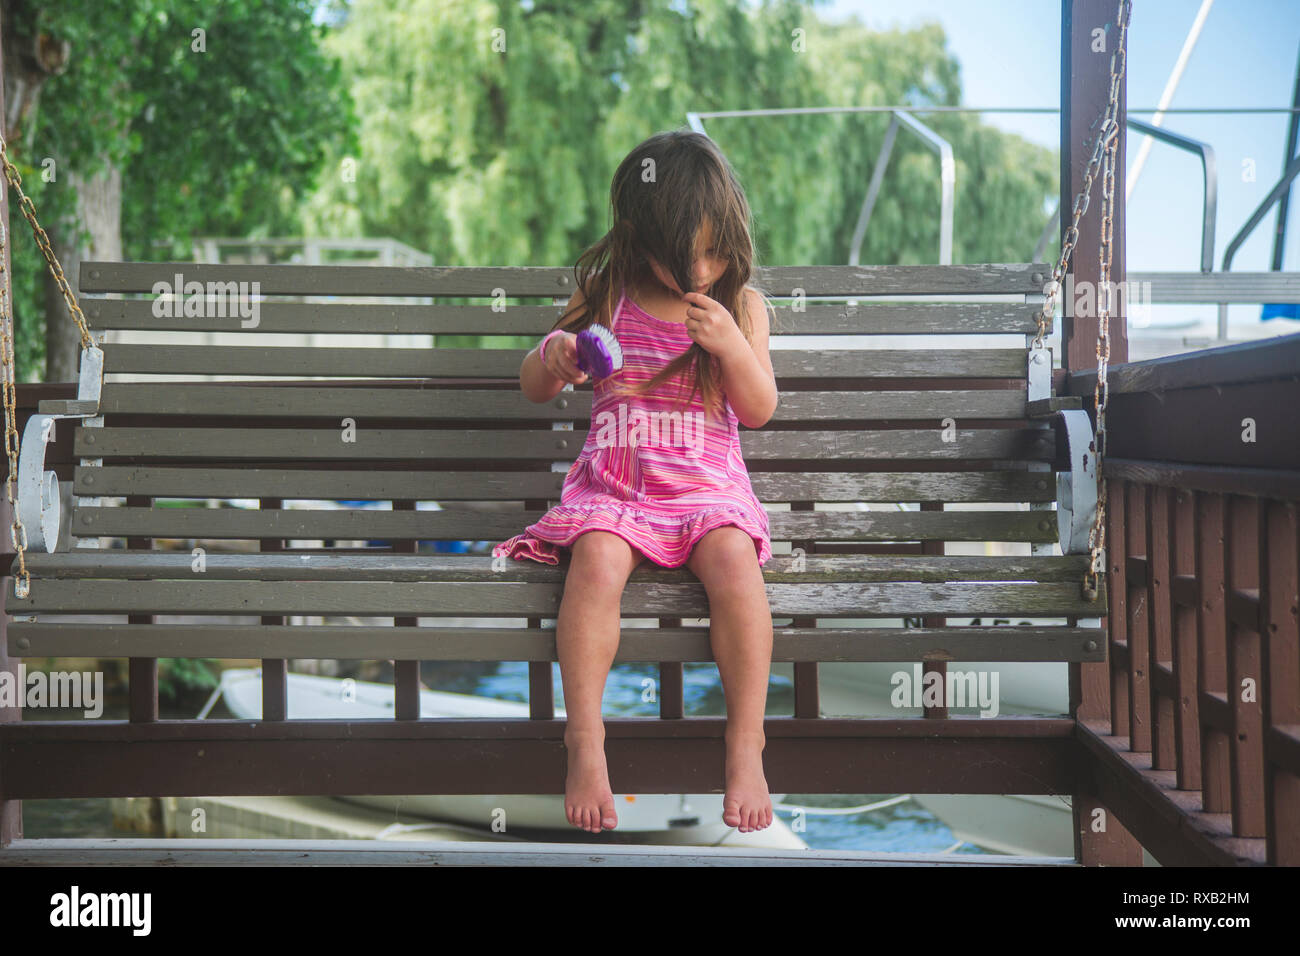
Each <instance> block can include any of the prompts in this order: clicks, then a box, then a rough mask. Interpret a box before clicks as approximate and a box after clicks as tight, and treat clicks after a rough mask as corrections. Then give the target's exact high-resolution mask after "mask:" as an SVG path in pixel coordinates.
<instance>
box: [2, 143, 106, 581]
mask: <svg viewBox="0 0 1300 956" xmlns="http://www.w3.org/2000/svg"><path fill="white" fill-rule="evenodd" d="M5 148H6V144H5V140H4V137H3V136H0V163H2V164H3V166H4V175H5V179H7V180H8V182H9V185H10V186H12V187H13V188H14V191H15V192H16V193H17V194H18V200H19V206H20V207H21V208H22V211H23V216H24V217H25V218H26V219H27V221H28V222H29V223H30V224H31V227H32V235H34V236H35V237H36V245H37V246H38V247H39V248H40V250H41V252H42V253H43V254H44V255H45V261H46V263H48V265H49V269H50V274H51V275H53V276H54V281H55V283H56V284H57V285H58V287H59V291H60V292H62V293H63V301H64V302H66V303H67V304H68V314H69V315H71V316H72V321H73V322H75V323H76V325H77V331H78V333H79V334H80V336H81V347H82V349H83V350H84V349H87V348H91V347H92V346H94V344H95V340H94V339H92V338H91V336H90V329H89V328H87V327H86V317H85V316H84V315H82V313H81V307H80V306H79V305H77V297H76V296H75V295H73V294H72V288H71V287H70V286H69V285H68V280H67V278H66V277H65V276H64V274H63V268H62V266H60V265H59V259H58V257H57V256H56V255H55V254H54V249H53V247H52V246H51V245H50V237H49V236H47V235H46V234H45V230H44V229H42V228H41V224H40V223H39V222H37V221H36V207H35V206H33V205H32V201H31V199H29V198H28V197H27V194H26V193H24V192H23V178H22V176H21V175H19V173H18V170H17V168H15V166H14V164H13V163H11V162H10V161H9V154H8V153H7V152H6V151H5ZM8 239H9V237H8V236H7V235H5V233H4V231H3V229H0V339H2V340H3V342H2V343H0V362H3V375H4V402H5V454H6V455H7V456H8V458H9V473H8V475H7V476H6V478H5V497H6V498H7V499H8V501H9V509H10V514H11V515H12V517H13V524H12V526H11V527H10V528H9V538H10V540H11V541H13V543H14V551H15V553H16V554H17V556H18V573H17V574H16V575H14V594H16V595H17V596H18V597H19V598H25V597H27V595H28V594H30V593H31V575H30V574H29V573H28V571H27V559H26V556H25V554H24V552H26V550H27V529H26V528H24V527H23V523H22V521H20V520H19V518H18V501H17V499H16V498H15V497H14V492H13V483H14V481H16V480H17V478H18V455H19V443H18V411H17V405H18V399H17V394H16V389H15V385H16V383H17V381H18V368H17V365H16V363H15V362H14V315H13V309H12V304H11V302H10V296H9V290H10V288H11V283H10V282H9V276H8V275H7V274H6V273H5V268H4V251H5V243H6V242H7V241H8Z"/></svg>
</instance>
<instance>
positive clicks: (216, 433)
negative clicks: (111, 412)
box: [73, 426, 1056, 463]
mask: <svg viewBox="0 0 1300 956" xmlns="http://www.w3.org/2000/svg"><path fill="white" fill-rule="evenodd" d="M354 437H355V439H356V440H355V441H343V440H342V438H343V431H342V429H340V428H322V429H316V428H186V429H178V428H87V427H79V428H77V430H76V436H75V439H74V442H73V450H74V454H76V455H77V456H79V457H85V458H90V457H95V458H99V457H104V458H107V457H127V456H129V457H132V458H169V459H202V460H209V461H218V460H220V459H244V460H247V459H257V460H262V461H289V460H294V459H311V460H319V461H356V460H364V461H407V460H409V461H428V460H456V459H473V460H476V461H477V460H497V461H501V460H506V461H522V460H533V461H547V462H550V461H557V460H564V461H569V462H572V461H574V460H575V459H576V458H577V456H578V454H580V453H581V451H582V448H583V445H584V443H585V442H586V440H587V430H586V429H585V428H584V429H579V428H576V427H575V428H574V429H573V430H572V431H551V430H549V429H547V430H542V429H529V430H521V429H505V428H503V429H477V430H476V429H454V430H453V429H448V430H433V429H416V428H406V429H396V428H367V427H364V426H362V427H358V428H357V429H356V433H355V436H354ZM672 437H674V436H672V435H671V433H670V435H669V438H672ZM954 437H955V440H953V441H944V440H943V432H941V431H940V430H938V429H901V428H900V429H881V430H868V431H853V430H849V431H822V430H816V431H813V430H798V431H795V430H789V431H780V430H768V429H761V430H757V431H753V430H749V429H746V430H744V431H742V432H741V434H740V447H741V452H742V454H743V455H744V457H745V461H746V462H747V463H751V462H758V461H770V460H796V461H835V460H841V459H842V460H846V461H847V460H852V461H860V460H862V459H864V458H866V459H876V460H900V459H902V460H928V461H934V460H937V461H956V460H980V459H1006V460H1022V459H1027V460H1033V461H1049V460H1051V459H1052V458H1054V456H1055V449H1056V444H1055V439H1054V437H1053V435H1052V433H1051V432H1045V431H1043V430H1040V429H1033V428H1020V429H1010V428H980V429H970V428H958V429H956V430H955V436H954ZM664 443H665V444H666V443H667V442H664ZM685 448H686V446H685V445H683V449H684V452H685Z"/></svg>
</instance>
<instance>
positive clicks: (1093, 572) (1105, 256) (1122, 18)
mask: <svg viewBox="0 0 1300 956" xmlns="http://www.w3.org/2000/svg"><path fill="white" fill-rule="evenodd" d="M1132 6H1133V4H1132V0H1120V4H1119V11H1118V13H1117V14H1116V17H1115V19H1116V23H1117V24H1118V27H1119V31H1118V34H1119V35H1118V37H1117V38H1116V43H1115V49H1114V50H1113V51H1112V52H1111V55H1110V90H1109V96H1108V98H1107V103H1106V112H1105V114H1104V115H1103V117H1102V121H1101V129H1100V130H1098V132H1097V139H1096V141H1095V142H1094V143H1093V148H1092V155H1091V156H1090V157H1089V158H1088V165H1087V167H1086V169H1085V170H1084V175H1083V189H1082V190H1081V191H1080V192H1079V194H1078V195H1077V196H1075V197H1074V208H1073V210H1072V211H1071V223H1070V227H1069V228H1068V229H1066V231H1065V234H1064V235H1063V236H1062V237H1061V256H1060V258H1059V259H1058V260H1057V263H1056V268H1055V269H1054V270H1053V272H1052V281H1051V282H1050V283H1049V284H1048V286H1047V294H1046V296H1045V299H1044V302H1043V307H1042V308H1041V309H1040V310H1039V311H1038V314H1037V315H1035V316H1034V321H1035V322H1036V323H1037V325H1038V331H1037V333H1036V334H1035V335H1034V338H1033V341H1032V342H1031V343H1030V348H1033V349H1041V348H1043V336H1044V335H1046V333H1047V324H1048V322H1050V321H1051V319H1052V314H1053V311H1054V310H1055V308H1056V297H1057V295H1059V294H1060V292H1061V283H1062V281H1063V280H1064V278H1065V268H1066V264H1067V263H1068V262H1069V261H1070V253H1071V252H1072V251H1073V250H1074V244H1075V243H1076V242H1078V241H1079V223H1080V222H1081V221H1082V220H1083V216H1084V213H1086V212H1087V211H1088V202H1089V198H1090V196H1091V195H1092V184H1093V180H1094V179H1095V178H1096V176H1097V172H1098V170H1099V169H1100V168H1102V166H1103V163H1104V173H1103V176H1102V199H1103V203H1102V222H1101V231H1100V243H1099V246H1098V251H1097V255H1098V258H1099V259H1100V262H1101V273H1100V284H1101V289H1100V290H1099V291H1098V293H1097V296H1096V301H1097V302H1098V325H1097V333H1098V337H1097V385H1096V388H1095V389H1094V391H1093V404H1094V407H1095V408H1096V412H1097V437H1096V440H1095V442H1094V447H1093V466H1094V468H1095V470H1096V472H1097V484H1098V490H1097V513H1096V516H1095V517H1094V518H1093V523H1092V528H1091V529H1090V530H1089V532H1088V551H1089V565H1088V569H1087V570H1086V571H1085V572H1084V576H1083V596H1084V597H1085V598H1086V599H1087V600H1089V601H1095V600H1096V599H1097V593H1098V588H1097V575H1098V574H1099V573H1100V572H1101V571H1103V570H1104V559H1103V549H1104V548H1105V546H1106V526H1105V520H1106V475H1105V473H1104V472H1103V470H1102V464H1101V460H1102V454H1103V452H1104V450H1105V443H1104V439H1105V435H1106V396H1107V387H1106V363H1107V361H1108V360H1109V358H1110V329H1109V318H1110V313H1109V308H1110V304H1109V299H1110V293H1111V289H1110V260H1111V237H1112V231H1113V225H1114V219H1113V216H1114V203H1115V195H1114V193H1115V168H1114V166H1115V159H1116V154H1117V152H1118V150H1119V119H1118V116H1119V85H1120V79H1121V78H1122V77H1123V75H1124V68H1125V65H1126V63H1127V52H1126V48H1125V39H1126V37H1127V34H1128V22H1129V14H1130V13H1131V12H1132Z"/></svg>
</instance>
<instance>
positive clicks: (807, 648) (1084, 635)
mask: <svg viewBox="0 0 1300 956" xmlns="http://www.w3.org/2000/svg"><path fill="white" fill-rule="evenodd" d="M772 631H773V635H772V636H773V641H772V659H773V660H774V661H827V662H850V661H920V660H945V661H1100V660H1104V659H1105V657H1104V646H1105V641H1104V636H1103V632H1102V630H1101V629H1100V628H1083V627H1033V626H1020V627H983V626H980V627H947V628H901V627H882V628H832V627H821V628H803V627H774V628H773V629H772ZM23 642H26V643H25V644H24V643H23ZM9 654H10V655H11V656H13V657H81V656H94V657H188V658H199V657H212V658H227V659H229V658H235V659H239V658H245V659H249V660H257V659H261V658H302V657H311V658H325V659H329V660H426V661H554V660H556V659H557V658H556V653H555V628H553V627H550V628H538V629H536V630H525V629H523V628H465V627H439V628H437V629H436V630H435V629H433V628H429V627H388V626H379V627H373V626H372V627H365V626H348V625H313V626H310V627H304V626H298V625H283V624H268V625H261V626H254V625H215V624H214V625H207V624H152V625H151V624H102V625H83V624H67V623H59V624H41V623H35V624H32V623H28V622H25V621H16V622H14V623H12V624H10V625H9ZM661 659H662V660H674V661H692V662H694V661H706V662H707V661H712V660H713V651H712V647H711V645H710V641H709V634H708V628H704V627H661V628H643V627H626V626H625V627H623V628H622V629H621V637H620V639H619V644H618V652H617V654H616V655H615V657H614V661H615V663H620V664H621V663H626V662H629V661H659V660H661ZM902 666H903V665H900V667H902Z"/></svg>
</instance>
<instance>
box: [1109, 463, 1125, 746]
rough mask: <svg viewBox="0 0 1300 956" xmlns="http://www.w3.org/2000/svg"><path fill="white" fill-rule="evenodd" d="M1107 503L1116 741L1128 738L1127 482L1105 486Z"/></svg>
mask: <svg viewBox="0 0 1300 956" xmlns="http://www.w3.org/2000/svg"><path fill="white" fill-rule="evenodd" d="M1106 487H1107V491H1108V498H1109V501H1108V502H1107V504H1106V515H1107V517H1108V518H1109V519H1110V523H1109V525H1108V527H1107V529H1106V550H1107V552H1108V557H1109V558H1110V581H1109V582H1108V584H1109V589H1108V591H1107V597H1108V599H1109V602H1110V603H1109V607H1110V614H1109V622H1110V644H1111V649H1112V650H1114V651H1123V652H1124V653H1123V656H1120V655H1119V654H1111V655H1109V657H1110V660H1109V666H1110V732H1111V733H1112V734H1114V735H1115V736H1116V737H1127V736H1128V735H1129V676H1128V674H1129V672H1128V667H1127V666H1122V665H1121V661H1122V660H1123V659H1124V658H1125V657H1127V656H1128V652H1129V650H1130V648H1129V643H1128V598H1129V593H1128V537H1127V533H1126V527H1127V524H1128V522H1127V521H1126V520H1125V511H1126V508H1125V505H1124V502H1125V500H1126V499H1127V498H1128V496H1129V494H1130V491H1129V483H1128V482H1127V481H1110V482H1107V486H1106Z"/></svg>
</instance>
